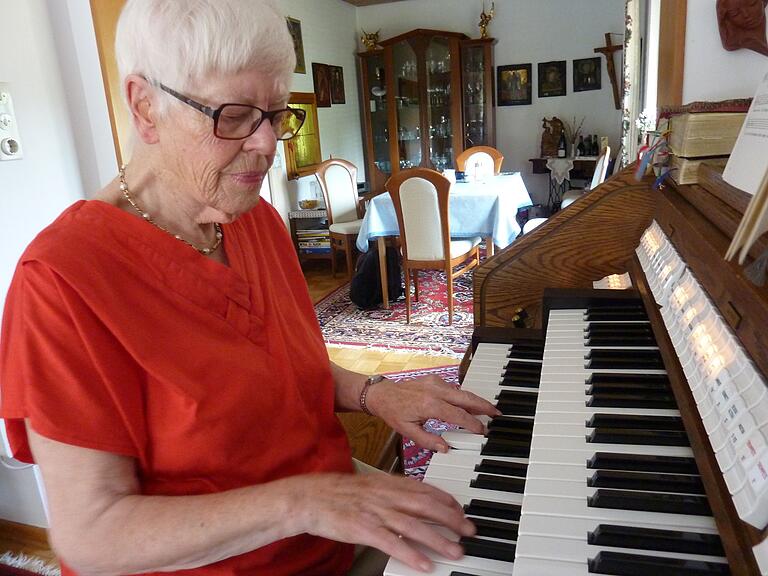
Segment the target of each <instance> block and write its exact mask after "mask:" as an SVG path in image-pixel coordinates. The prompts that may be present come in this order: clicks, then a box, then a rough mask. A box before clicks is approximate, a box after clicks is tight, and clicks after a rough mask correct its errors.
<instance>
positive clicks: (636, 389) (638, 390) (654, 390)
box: [585, 384, 672, 397]
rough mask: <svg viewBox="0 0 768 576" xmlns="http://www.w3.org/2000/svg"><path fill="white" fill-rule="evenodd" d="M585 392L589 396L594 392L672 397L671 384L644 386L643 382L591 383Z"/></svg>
mask: <svg viewBox="0 0 768 576" xmlns="http://www.w3.org/2000/svg"><path fill="white" fill-rule="evenodd" d="M585 392H586V394H587V396H592V395H594V394H621V395H626V394H631V395H638V394H640V395H644V396H653V397H658V396H667V397H672V388H671V387H670V386H667V385H658V384H654V385H652V386H644V385H643V384H622V385H615V384H591V385H590V386H589V387H588V388H587V389H586V391H585Z"/></svg>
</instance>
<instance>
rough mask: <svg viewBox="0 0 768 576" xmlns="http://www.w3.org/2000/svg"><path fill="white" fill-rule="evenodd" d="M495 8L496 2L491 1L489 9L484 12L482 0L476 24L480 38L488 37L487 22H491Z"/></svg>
mask: <svg viewBox="0 0 768 576" xmlns="http://www.w3.org/2000/svg"><path fill="white" fill-rule="evenodd" d="M495 8H496V2H491V11H490V12H488V13H486V12H485V1H483V11H482V12H481V13H480V22H479V23H478V26H480V38H488V24H490V23H491V20H493V17H494V16H495V12H494V10H495Z"/></svg>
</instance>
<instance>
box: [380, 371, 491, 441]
mask: <svg viewBox="0 0 768 576" xmlns="http://www.w3.org/2000/svg"><path fill="white" fill-rule="evenodd" d="M366 405H367V407H368V408H369V410H370V411H371V412H372V413H373V414H374V415H376V416H378V417H379V418H381V419H382V420H384V422H386V423H387V424H388V425H389V426H391V427H392V428H393V429H394V430H396V431H397V432H399V433H400V434H402V435H403V436H407V437H408V438H411V439H412V440H413V441H414V442H416V443H417V444H419V445H420V446H423V447H424V448H428V449H430V450H435V451H438V452H446V451H447V450H448V444H447V443H446V441H445V440H443V439H442V438H441V437H440V436H437V435H435V434H430V433H429V432H426V431H425V430H424V429H423V428H422V426H423V424H424V422H426V421H427V420H428V419H430V418H436V419H438V420H442V421H444V422H448V423H450V424H455V425H457V426H460V427H461V428H466V429H467V430H469V431H470V432H475V433H477V434H483V433H484V432H485V426H484V425H483V423H482V422H481V421H480V420H478V419H477V418H476V416H477V415H486V416H497V415H499V414H500V412H499V411H498V410H497V409H496V408H495V407H494V406H493V404H491V403H490V402H488V401H487V400H484V399H482V398H480V397H479V396H477V395H475V394H472V393H471V392H467V391H466V390H460V389H458V388H456V387H455V386H452V385H451V384H448V383H447V382H445V381H444V380H442V379H441V378H438V377H437V376H421V377H419V378H414V379H413V380H403V381H400V382H395V381H393V380H389V379H386V378H385V379H384V380H382V381H381V382H378V383H377V384H374V385H373V386H371V387H370V388H369V389H368V394H367V397H366Z"/></svg>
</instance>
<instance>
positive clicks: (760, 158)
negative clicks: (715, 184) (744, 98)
mask: <svg viewBox="0 0 768 576" xmlns="http://www.w3.org/2000/svg"><path fill="white" fill-rule="evenodd" d="M766 172H768V73H766V74H765V76H763V80H762V82H761V83H760V86H758V88H757V92H756V93H755V97H754V98H753V100H752V105H751V106H750V107H749V112H748V113H747V118H746V120H745V121H744V125H743V126H742V127H741V132H740V133H739V138H738V140H736V145H735V146H734V147H733V152H731V156H730V158H728V164H727V165H726V166H725V171H724V172H723V180H725V181H726V182H728V183H729V184H730V185H732V186H735V187H736V188H739V189H741V190H743V191H744V192H746V193H748V194H752V195H754V194H756V193H757V190H758V187H759V186H760V182H761V180H762V178H763V174H765V173H766Z"/></svg>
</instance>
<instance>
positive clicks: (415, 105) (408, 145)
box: [392, 41, 421, 169]
mask: <svg viewBox="0 0 768 576" xmlns="http://www.w3.org/2000/svg"><path fill="white" fill-rule="evenodd" d="M392 69H393V70H394V74H395V79H394V80H395V81H394V89H395V105H396V106H397V123H396V125H397V135H396V137H397V149H398V156H399V158H398V161H399V165H400V168H401V169H406V168H414V167H416V166H418V165H419V164H421V125H420V124H421V122H420V117H419V104H420V102H419V80H418V78H419V75H418V66H417V61H416V53H415V52H414V50H413V48H412V47H411V45H410V44H409V43H408V42H407V41H403V42H398V43H397V44H395V45H394V46H393V47H392ZM392 136H394V135H392Z"/></svg>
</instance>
